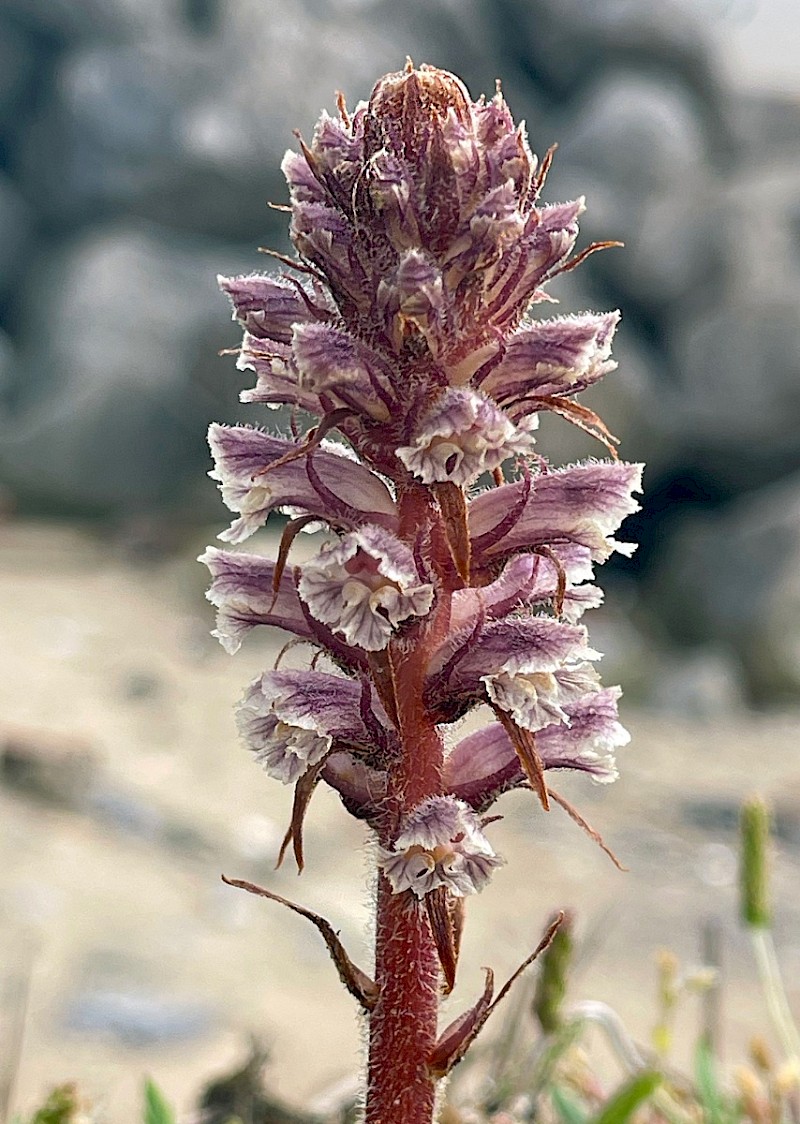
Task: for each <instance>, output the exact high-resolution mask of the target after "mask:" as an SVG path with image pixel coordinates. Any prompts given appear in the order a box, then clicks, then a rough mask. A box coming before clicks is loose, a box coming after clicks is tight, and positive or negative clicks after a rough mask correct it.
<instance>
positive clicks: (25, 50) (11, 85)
mask: <svg viewBox="0 0 800 1124" xmlns="http://www.w3.org/2000/svg"><path fill="white" fill-rule="evenodd" d="M4 6H5V5H4ZM37 55H38V52H37V50H36V46H35V43H34V41H33V37H32V36H31V35H30V34H28V33H26V32H25V30H23V28H22V27H20V25H19V23H18V22H17V21H16V20H14V19H9V18H8V16H7V15H6V13H5V12H0V131H2V132H5V131H6V129H7V127H8V125H9V124H10V121H9V118H10V117H11V116H12V115H14V114H16V113H17V112H18V111H19V108H20V105H21V102H22V100H23V98H24V97H25V95H26V93H27V92H28V90H29V87H30V84H31V81H32V79H33V77H34V70H35V67H36V64H37Z"/></svg>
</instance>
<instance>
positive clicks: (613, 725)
mask: <svg viewBox="0 0 800 1124" xmlns="http://www.w3.org/2000/svg"><path fill="white" fill-rule="evenodd" d="M620 693H621V692H620V690H619V688H618V687H608V688H606V689H605V690H602V691H597V692H596V693H593V694H589V695H586V696H585V697H584V698H582V699H580V700H579V701H577V702H574V703H570V704H569V705H568V706H566V707H565V710H566V712H567V714H568V717H569V725H566V724H565V723H563V722H558V723H553V724H552V725H550V726H546V727H544V729H541V730H539V731H538V732H537V734H536V748H537V750H538V752H539V755H540V757H541V759H542V762H543V764H544V767H545V769H548V770H549V769H574V770H576V771H577V772H582V773H587V774H588V775H589V776H590V777H591V778H592V780H594V781H596V782H598V783H600V784H607V783H609V782H610V781H613V780H615V779H616V776H617V769H616V764H615V761H614V751H615V750H616V749H618V748H621V747H622V746H624V745H627V744H628V742H629V741H630V735H629V734H628V732H627V730H625V728H624V727H623V726H622V725H621V724H620V722H619V717H618V714H617V700H618V698H619V696H620ZM443 782H444V785H445V787H446V788H447V790H448V791H449V792H451V793H453V794H454V796H456V797H457V798H458V799H459V800H463V801H465V802H466V803H467V804H469V805H470V806H471V807H473V808H474V809H475V810H476V811H478V812H483V811H485V810H486V809H487V808H488V807H489V806H490V805H491V804H492V803H493V802H494V801H495V800H496V799H497V797H498V796H500V795H501V794H502V793H503V792H506V791H508V789H511V788H516V787H518V786H519V785H522V784H524V783H525V775H524V773H523V771H522V766H521V765H520V762H519V758H518V757H517V754H516V751H515V749H514V746H513V745H512V743H511V740H510V738H509V736H508V734H507V733H506V731H505V730H504V729H503V727H502V726H501V725H500V723H499V722H493V723H490V724H489V725H488V726H484V727H483V729H481V730H477V731H476V732H475V733H473V734H469V735H468V736H467V737H466V738H464V739H462V741H460V742H459V743H458V745H456V746H455V747H454V749H453V750H452V752H451V753H450V755H449V756H448V758H447V760H446V761H445V766H444V774H443Z"/></svg>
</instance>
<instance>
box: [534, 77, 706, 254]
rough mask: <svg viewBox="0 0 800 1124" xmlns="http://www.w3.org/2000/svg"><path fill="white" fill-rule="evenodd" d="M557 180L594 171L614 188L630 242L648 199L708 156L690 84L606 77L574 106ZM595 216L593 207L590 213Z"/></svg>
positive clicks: (618, 229)
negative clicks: (689, 91) (683, 86)
mask: <svg viewBox="0 0 800 1124" xmlns="http://www.w3.org/2000/svg"><path fill="white" fill-rule="evenodd" d="M564 133H565V139H564V143H563V145H562V147H561V149H560V151H559V160H558V164H557V165H556V167H555V168H554V179H555V180H556V182H558V178H559V176H561V175H566V174H568V175H569V177H570V180H572V181H575V182H579V181H580V179H581V178H584V179H585V177H586V174H587V172H588V173H589V175H590V176H591V178H592V180H599V181H600V182H601V183H602V184H603V185H604V186H605V189H606V190H607V191H609V192H611V193H612V196H613V201H614V204H615V209H616V215H615V216H614V220H615V221H614V225H615V229H613V230H611V231H606V233H605V235H604V236H605V237H613V238H623V239H624V240H625V241H627V242H630V241H631V240H632V238H633V237H635V235H636V232H637V231H638V230H639V228H640V226H641V223H642V218H643V207H644V204H645V203H646V202H647V201H648V200H649V199H651V198H652V197H660V196H662V195H670V194H674V193H675V191H676V190H677V189H678V188H679V187H681V189H683V188H684V186H685V184H686V183H690V182H692V181H693V180H694V179H695V177H696V174H697V169H698V167H702V166H703V164H704V162H705V159H706V144H705V139H704V135H703V128H702V125H701V124H700V122H699V121H698V117H697V114H696V112H695V107H694V105H693V103H692V100H691V97H690V96H689V95H688V94H687V92H686V90H684V89H682V88H681V87H680V86H679V85H678V84H677V83H676V82H674V81H673V82H670V81H669V79H664V78H661V77H651V76H649V75H645V74H640V73H637V72H635V71H632V70H631V71H627V72H626V71H619V72H615V73H614V74H613V75H611V76H604V77H602V78H600V79H599V80H598V81H597V82H596V83H595V84H594V85H593V86H592V87H591V88H590V89H588V90H587V91H585V93H584V94H583V95H582V97H581V99H580V101H579V102H577V103H575V104H572V105H571V106H570V121H569V123H566V124H565V125H564ZM587 218H589V220H590V223H591V222H593V221H594V220H593V219H592V218H591V212H589V214H588V215H587Z"/></svg>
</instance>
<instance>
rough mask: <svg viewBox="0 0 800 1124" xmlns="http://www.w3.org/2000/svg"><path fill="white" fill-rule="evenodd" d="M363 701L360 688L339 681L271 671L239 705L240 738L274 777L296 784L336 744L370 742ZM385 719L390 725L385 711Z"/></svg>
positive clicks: (320, 674)
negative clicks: (362, 716)
mask: <svg viewBox="0 0 800 1124" xmlns="http://www.w3.org/2000/svg"><path fill="white" fill-rule="evenodd" d="M361 696H362V687H361V684H360V683H358V682H357V681H356V680H353V679H345V678H343V677H342V676H339V675H329V674H327V673H324V672H317V671H267V672H265V673H264V674H263V675H261V676H259V678H258V679H255V680H254V681H253V682H252V683H251V684H250V686H249V687H248V689H247V692H246V693H245V695H244V698H243V699H242V700H241V702H240V703H239V705H238V708H237V724H238V726H239V732H240V733H241V735H242V737H243V739H244V741H245V743H246V744H247V746H248V747H249V748H250V749H251V750H252V751H253V752H254V753H255V755H256V760H257V761H258V762H259V763H260V764H262V765H263V766H264V769H265V771H266V772H267V773H269V775H270V776H273V777H275V778H277V779H278V780H280V781H282V782H283V783H284V784H293V783H294V782H295V781H297V780H298V779H299V778H300V777H301V776H302V774H303V773H304V772H306V770H307V769H308V768H309V767H310V766H312V765H316V764H317V763H318V762H320V761H321V760H322V759H323V757H324V756H325V755H326V754H327V753H328V752H329V750H330V749H331V747H332V746H333V744H334V742H337V743H338V742H345V743H347V744H349V745H355V746H357V745H360V744H362V743H364V742H366V741H367V739H368V738H369V732H368V731H367V729H366V727H365V725H364V722H363V719H362V718H361ZM381 717H382V718H383V720H384V721H387V720H386V716H385V714H383V711H382V710H381ZM375 721H376V722H377V721H379V719H378V717H377V715H376V716H375Z"/></svg>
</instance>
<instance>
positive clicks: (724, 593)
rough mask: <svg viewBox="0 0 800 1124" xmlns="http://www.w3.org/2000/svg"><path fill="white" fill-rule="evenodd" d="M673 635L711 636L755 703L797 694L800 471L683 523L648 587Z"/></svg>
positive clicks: (799, 683)
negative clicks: (725, 652)
mask: <svg viewBox="0 0 800 1124" xmlns="http://www.w3.org/2000/svg"><path fill="white" fill-rule="evenodd" d="M652 593H653V595H655V596H656V597H657V598H658V599H659V601H660V604H661V611H662V615H663V618H664V620H665V621H666V622H668V624H669V626H670V627H671V629H672V631H673V634H676V635H677V636H678V637H680V638H681V639H683V640H686V641H689V642H693V643H697V644H703V643H708V642H709V641H710V640H711V639H712V638H713V639H714V641H715V643H716V644H717V645H722V646H723V647H725V648H727V650H728V651H729V652H731V653H732V654H733V656H734V658H735V659H736V660H737V661H738V663H739V664H740V665H741V667H742V668H743V669H744V675H745V680H746V683H747V687H748V689H749V692H750V694H751V696H752V697H754V698H755V699H756V700H757V701H759V702H766V703H774V702H779V701H787V700H790V701H793V702H796V701H797V700H798V699H799V698H800V476H798V475H794V476H792V477H790V478H789V479H787V480H784V481H781V482H780V483H778V484H774V485H772V486H771V487H768V488H763V489H761V490H759V491H757V492H754V493H752V494H751V495H748V496H746V497H744V498H742V499H740V500H737V501H736V502H735V503H733V504H731V505H730V507H729V508H728V509H727V510H726V511H725V512H723V513H720V514H717V515H707V516H705V517H703V518H695V519H691V520H687V521H686V522H685V523H684V525H683V527H682V528H681V529H680V530H678V531H677V532H676V534H675V536H674V538H673V542H672V544H671V546H670V548H669V550H668V551H667V552H666V553H665V555H664V557H663V561H662V565H661V567H660V569H659V572H658V575H657V576H656V579H655V582H654V588H653V590H652Z"/></svg>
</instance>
